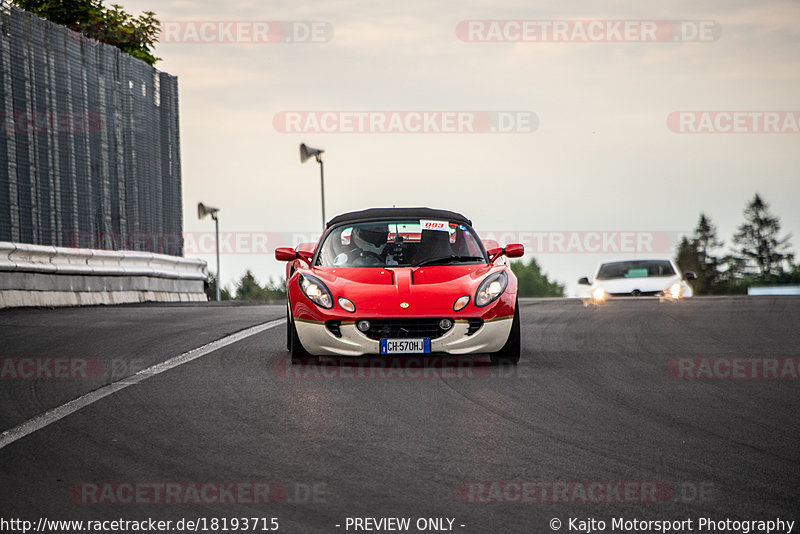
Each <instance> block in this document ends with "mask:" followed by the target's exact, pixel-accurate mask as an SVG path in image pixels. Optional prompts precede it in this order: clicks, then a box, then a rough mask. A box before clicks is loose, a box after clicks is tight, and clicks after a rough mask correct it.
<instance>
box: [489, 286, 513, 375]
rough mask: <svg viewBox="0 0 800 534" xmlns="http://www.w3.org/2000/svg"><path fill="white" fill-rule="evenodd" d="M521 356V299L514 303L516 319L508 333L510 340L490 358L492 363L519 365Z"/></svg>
mask: <svg viewBox="0 0 800 534" xmlns="http://www.w3.org/2000/svg"><path fill="white" fill-rule="evenodd" d="M519 356H520V324H519V300H517V301H516V302H515V303H514V319H513V320H512V321H511V331H510V332H509V333H508V340H507V341H506V344H505V345H503V348H502V349H500V350H499V351H497V352H495V353H494V354H490V355H489V358H490V359H491V361H492V365H517V364H518V363H519Z"/></svg>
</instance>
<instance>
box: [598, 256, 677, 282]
mask: <svg viewBox="0 0 800 534" xmlns="http://www.w3.org/2000/svg"><path fill="white" fill-rule="evenodd" d="M674 274H675V270H674V269H673V268H672V264H671V263H670V262H669V261H668V260H631V261H617V262H614V263H604V264H603V265H601V266H600V271H599V272H598V273H597V279H598V280H613V279H615V278H648V277H653V276H672V275H674Z"/></svg>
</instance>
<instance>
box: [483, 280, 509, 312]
mask: <svg viewBox="0 0 800 534" xmlns="http://www.w3.org/2000/svg"><path fill="white" fill-rule="evenodd" d="M507 286H508V275H506V273H505V272H504V271H498V272H496V273H494V274H490V275H489V276H487V277H486V278H484V279H483V282H481V285H480V286H478V291H477V292H476V293H475V306H478V307H479V308H482V307H483V306H486V305H487V304H491V303H492V302H494V301H495V300H497V297H499V296H500V295H502V294H503V291H505V290H506V287H507Z"/></svg>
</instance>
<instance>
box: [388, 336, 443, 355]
mask: <svg viewBox="0 0 800 534" xmlns="http://www.w3.org/2000/svg"><path fill="white" fill-rule="evenodd" d="M430 351H431V340H430V338H427V337H423V338H418V339H381V354H409V353H416V354H420V353H423V354H427V353H429V352H430Z"/></svg>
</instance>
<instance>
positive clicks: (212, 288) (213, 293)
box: [206, 273, 232, 300]
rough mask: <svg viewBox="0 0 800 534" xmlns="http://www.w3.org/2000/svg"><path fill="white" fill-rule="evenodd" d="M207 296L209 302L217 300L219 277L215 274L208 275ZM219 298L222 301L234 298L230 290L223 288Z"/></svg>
mask: <svg viewBox="0 0 800 534" xmlns="http://www.w3.org/2000/svg"><path fill="white" fill-rule="evenodd" d="M206 296H207V297H208V300H216V298H217V275H216V274H214V273H208V283H207V284H206ZM219 298H220V300H231V299H232V297H231V291H230V289H228V288H227V287H225V286H222V287H221V288H220V290H219Z"/></svg>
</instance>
